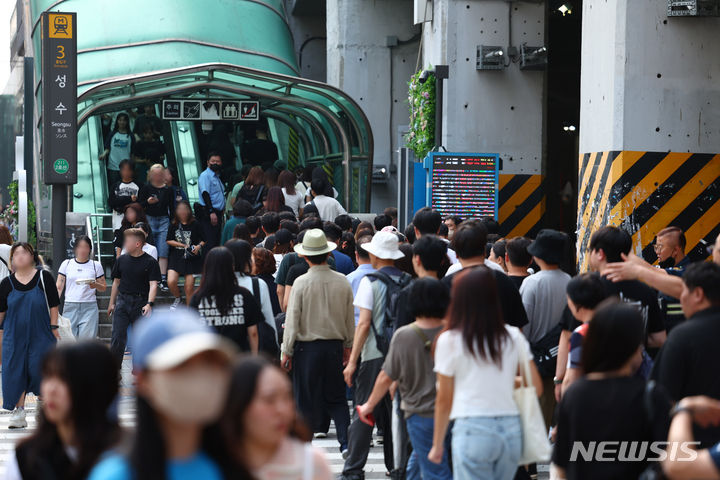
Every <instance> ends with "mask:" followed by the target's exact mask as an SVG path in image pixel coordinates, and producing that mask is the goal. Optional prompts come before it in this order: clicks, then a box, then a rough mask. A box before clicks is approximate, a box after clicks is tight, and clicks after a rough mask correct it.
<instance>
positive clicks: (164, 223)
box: [147, 215, 170, 258]
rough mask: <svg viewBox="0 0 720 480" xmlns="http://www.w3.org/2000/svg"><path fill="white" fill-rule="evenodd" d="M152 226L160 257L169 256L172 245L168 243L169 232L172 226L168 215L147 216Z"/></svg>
mask: <svg viewBox="0 0 720 480" xmlns="http://www.w3.org/2000/svg"><path fill="white" fill-rule="evenodd" d="M147 219H148V223H149V224H150V228H151V229H152V236H153V240H154V241H155V247H156V248H157V251H158V258H167V256H168V251H169V249H170V247H168V244H167V232H168V229H169V228H170V219H169V218H168V217H165V216H162V217H151V216H150V215H148V217H147Z"/></svg>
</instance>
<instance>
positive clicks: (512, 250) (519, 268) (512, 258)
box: [505, 237, 533, 290]
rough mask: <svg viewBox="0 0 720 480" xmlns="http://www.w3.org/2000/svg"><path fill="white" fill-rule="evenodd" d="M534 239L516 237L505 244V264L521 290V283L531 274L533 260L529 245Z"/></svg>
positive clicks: (512, 279) (509, 276) (511, 277)
mask: <svg viewBox="0 0 720 480" xmlns="http://www.w3.org/2000/svg"><path fill="white" fill-rule="evenodd" d="M531 243H532V240H530V239H529V238H525V237H515V238H512V239H510V240H509V241H508V242H507V244H505V265H506V266H507V271H508V278H509V279H510V280H511V281H512V282H513V283H514V284H515V286H516V287H517V288H518V290H520V285H522V283H523V281H524V280H525V279H526V278H527V277H529V276H530V274H529V273H528V268H529V267H530V264H531V263H532V261H533V258H532V255H530V252H528V250H527V249H528V247H529V246H530V244H531Z"/></svg>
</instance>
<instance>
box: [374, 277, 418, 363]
mask: <svg viewBox="0 0 720 480" xmlns="http://www.w3.org/2000/svg"><path fill="white" fill-rule="evenodd" d="M367 277H369V278H370V281H371V282H372V281H373V280H379V281H381V282H383V283H384V284H385V288H386V291H385V318H384V322H383V324H382V325H381V328H380V330H381V331H378V329H377V328H376V326H375V319H373V321H372V322H370V327H371V328H372V332H373V335H375V342H376V343H377V348H378V350H380V353H382V354H383V355H387V353H388V350H390V340H391V339H392V336H393V333H395V325H397V321H398V310H399V309H398V306H399V302H398V298H399V297H400V292H401V291H402V289H403V288H405V287H406V286H407V285H408V284H409V283H410V282H411V281H412V277H411V276H410V275H408V274H407V273H405V272H402V273H401V274H400V276H399V277H395V276H392V277H391V276H390V275H388V274H387V273H385V272H381V271H377V272H372V273H368V274H367Z"/></svg>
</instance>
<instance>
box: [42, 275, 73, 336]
mask: <svg viewBox="0 0 720 480" xmlns="http://www.w3.org/2000/svg"><path fill="white" fill-rule="evenodd" d="M43 273H45V271H44V270H43V269H40V284H41V285H42V288H43V297H44V298H45V307H47V311H48V317H50V304H49V303H48V300H47V290H46V289H45V279H44V278H43V277H44V275H43ZM53 286H54V285H53ZM58 333H59V334H60V340H58V342H60V343H67V342H75V341H76V339H75V335H73V333H72V324H71V323H70V319H69V318H67V317H63V316H62V315H60V312H58Z"/></svg>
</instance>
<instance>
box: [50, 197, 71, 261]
mask: <svg viewBox="0 0 720 480" xmlns="http://www.w3.org/2000/svg"><path fill="white" fill-rule="evenodd" d="M67 209H68V186H67V185H65V184H60V183H57V184H55V185H53V186H52V235H53V247H52V269H53V272H55V273H57V271H58V268H60V264H61V263H62V261H63V260H65V255H66V249H65V212H67Z"/></svg>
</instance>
